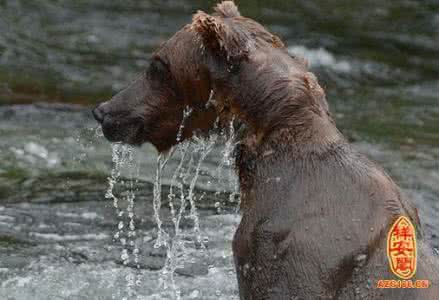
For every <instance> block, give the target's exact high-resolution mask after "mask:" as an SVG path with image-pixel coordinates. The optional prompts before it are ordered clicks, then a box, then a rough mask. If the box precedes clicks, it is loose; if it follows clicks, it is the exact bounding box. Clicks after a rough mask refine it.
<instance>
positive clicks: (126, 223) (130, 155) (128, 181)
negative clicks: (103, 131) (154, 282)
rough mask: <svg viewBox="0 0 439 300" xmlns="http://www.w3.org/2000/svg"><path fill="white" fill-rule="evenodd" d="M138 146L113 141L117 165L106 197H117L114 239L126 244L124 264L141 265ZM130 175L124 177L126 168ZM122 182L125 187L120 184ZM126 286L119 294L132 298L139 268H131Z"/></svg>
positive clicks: (122, 252) (123, 249) (113, 198)
mask: <svg viewBox="0 0 439 300" xmlns="http://www.w3.org/2000/svg"><path fill="white" fill-rule="evenodd" d="M134 155H135V152H134V149H133V148H132V147H130V146H128V145H124V144H120V143H115V144H113V145H112V160H113V169H112V171H111V175H110V177H109V178H108V189H107V192H106V193H105V198H106V199H110V200H112V201H113V206H114V208H115V211H116V216H117V218H118V225H117V231H116V233H115V234H114V236H113V237H114V239H115V240H116V241H117V242H118V243H120V246H122V249H121V253H120V259H121V261H122V264H123V265H125V266H126V265H131V266H134V267H135V268H137V269H138V268H139V256H138V254H139V249H138V248H137V246H136V244H135V239H136V227H135V222H134V200H135V184H136V183H137V180H138V177H139V166H140V164H139V163H138V161H136V160H135V159H134ZM124 170H125V171H126V172H127V174H128V176H127V178H123V177H122V176H121V175H122V171H124ZM117 185H120V186H121V187H122V191H118V190H117V189H116V186H117ZM125 279H126V290H125V291H119V292H118V295H115V296H116V297H118V298H120V299H132V298H133V297H134V296H135V294H136V291H135V287H136V285H138V284H139V282H138V281H139V276H136V274H135V271H132V272H129V273H128V275H126V277H125Z"/></svg>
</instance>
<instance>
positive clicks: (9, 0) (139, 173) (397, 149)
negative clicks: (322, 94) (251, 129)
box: [0, 0, 439, 300]
mask: <svg viewBox="0 0 439 300" xmlns="http://www.w3.org/2000/svg"><path fill="white" fill-rule="evenodd" d="M212 3H213V1H195V0H194V1H176V0H169V1H152V0H151V1H144V0H139V1H123V2H122V1H104V0H89V1H82V0H78V1H55V0H53V1H51V0H35V1H24V0H23V1H18V0H0V134H1V139H0V299H19V300H22V299H23V300H27V299H38V300H39V299H41V300H46V299H124V298H125V299H175V298H177V297H178V296H180V297H181V298H183V299H237V286H236V279H235V273H234V268H233V260H232V252H231V239H232V236H233V232H234V230H235V228H236V226H237V224H238V223H239V214H238V212H237V202H238V199H237V197H236V195H235V194H234V193H233V192H234V191H235V189H236V178H235V177H234V174H233V172H232V170H231V165H230V161H229V159H228V155H227V151H224V147H221V146H219V145H220V144H227V143H225V142H224V141H223V140H221V141H220V142H217V145H215V146H213V148H212V149H210V150H211V151H210V152H209V153H206V152H207V151H206V147H209V144H206V142H205V141H204V142H203V141H198V142H194V143H192V144H191V145H186V146H184V145H183V146H182V147H183V148H179V149H176V150H175V152H174V156H173V157H172V158H170V159H169V161H168V162H167V164H166V166H165V167H164V169H163V173H162V174H160V176H159V177H160V180H161V185H160V186H161V187H162V190H161V191H160V193H157V189H156V191H155V192H154V186H156V188H157V186H158V185H157V181H156V176H157V174H156V170H157V168H156V167H157V153H156V152H155V150H154V149H153V148H152V147H151V146H149V145H144V146H142V147H141V148H139V149H131V148H129V147H125V146H123V145H113V146H112V145H110V144H109V143H108V142H107V141H105V139H104V138H103V137H102V134H101V132H100V131H99V129H98V126H97V124H96V123H95V121H93V118H92V116H91V114H90V107H91V106H92V105H93V104H95V103H97V102H99V101H102V100H106V99H108V98H109V97H110V96H111V95H112V94H113V93H115V92H117V91H118V90H120V89H121V88H122V87H124V86H125V85H126V84H127V83H128V82H129V81H130V80H131V79H133V78H134V77H135V74H136V73H138V72H140V71H142V68H144V66H145V65H146V64H147V59H148V55H149V54H150V53H151V51H152V49H154V48H155V47H157V46H158V45H160V43H161V42H163V41H165V40H166V39H167V38H169V37H170V35H172V33H173V32H175V31H176V30H177V29H178V28H180V27H181V26H182V25H183V24H185V23H186V22H189V21H190V16H191V14H192V13H193V12H194V11H196V10H197V9H203V10H206V11H208V10H209V7H211V6H212ZM239 3H240V8H241V12H242V13H243V14H244V15H246V16H251V17H253V18H255V19H256V20H258V21H260V22H261V23H263V24H264V25H266V26H268V27H269V28H270V30H272V31H274V32H276V33H278V34H279V35H280V36H282V38H283V39H284V40H285V41H286V42H287V44H288V45H289V51H290V52H291V53H295V54H299V55H303V56H305V57H307V58H308V59H309V61H310V63H311V68H312V70H313V71H314V72H315V73H316V74H317V75H318V77H319V80H320V82H321V85H322V86H323V87H324V88H325V90H326V92H327V96H328V101H329V104H330V107H331V110H332V112H333V113H334V115H335V117H336V121H337V124H338V126H339V128H340V129H341V131H342V132H343V133H344V134H345V135H346V136H347V137H348V138H349V139H350V140H351V141H352V142H353V144H354V145H355V146H356V147H357V148H359V149H360V150H361V151H362V152H363V153H365V154H366V155H368V156H369V157H371V158H372V159H374V160H376V161H377V162H379V163H380V164H382V165H383V166H384V167H385V168H386V169H387V170H388V172H389V173H390V174H391V175H392V177H393V178H394V179H395V180H396V181H397V182H398V184H399V185H400V186H401V187H402V188H403V190H404V192H405V193H407V194H408V195H409V197H410V198H411V199H412V200H413V201H414V202H415V203H416V204H417V206H418V208H419V212H420V215H421V218H422V220H423V227H424V231H425V237H426V239H427V240H428V241H429V243H431V244H432V246H433V247H439V237H438V236H437V235H438V233H439V97H438V95H439V76H438V75H439V4H438V2H437V1H422V2H421V1H406V0H401V1H387V2H384V1H377V0H366V1H364V0H363V1H357V0H354V1H335V0H334V1H332V0H331V1H327V0H325V1H323V0H318V1H239ZM220 139H221V138H220V137H218V140H220ZM229 146H230V143H229ZM184 147H191V149H192V151H190V153H191V155H190V157H189V156H187V157H182V155H183V153H189V152H185V151H184V150H185V148H184ZM204 154H206V155H205V157H202V156H204ZM201 158H204V160H203V162H202V163H200V167H199V169H197V165H198V162H199V160H200V159H201ZM161 161H162V162H163V160H161ZM181 161H183V163H182V165H181V168H180V169H179V170H178V172H176V173H174V171H175V170H176V169H178V168H179V166H180V162H181ZM174 174H178V175H176V176H174ZM180 175H181V176H180ZM195 175H197V176H198V180H197V181H196V182H194V186H193V187H194V188H193V190H192V191H190V188H191V184H192V181H191V179H193V178H194V177H195ZM111 182H112V183H113V187H112V188H110V183H111ZM178 182H180V183H182V186H184V193H185V195H186V196H188V195H189V194H190V197H188V198H187V200H188V201H189V200H191V201H192V200H193V201H194V203H195V204H196V208H197V210H196V211H192V210H191V209H189V208H191V205H190V203H189V204H188V206H187V207H188V210H187V211H185V212H184V213H183V217H182V218H181V220H180V221H179V222H180V223H179V226H178V228H180V229H179V230H180V231H178V232H179V238H178V239H175V241H176V242H175V243H173V244H172V245H174V248H173V250H172V251H173V252H172V253H173V256H169V255H168V254H169V253H170V252H169V249H167V246H166V245H165V244H162V245H160V243H157V241H158V239H157V237H158V236H159V234H158V232H159V231H158V230H157V219H158V217H159V220H160V221H161V222H162V224H161V228H162V231H163V234H164V235H165V236H166V235H167V234H168V235H169V236H170V237H172V236H173V235H174V234H175V232H176V230H177V229H176V227H175V222H174V221H176V220H177V218H175V217H176V216H177V217H178V208H179V207H180V206H179V204H178V203H180V202H178V201H180V200H179V199H180V198H179V197H180V196H179V195H180V194H179V193H180V190H179V188H180V185H179V184H177V183H178ZM170 186H174V187H173V192H171V193H170V191H169V187H170ZM109 191H110V192H111V193H110V194H109ZM169 194H171V197H169ZM112 195H113V196H114V197H115V198H117V201H116V202H117V205H118V207H117V208H115V199H114V197H113V196H112ZM189 198H191V199H189ZM185 199H186V198H185ZM158 200H160V201H158ZM169 203H176V205H175V206H174V207H170V206H169ZM158 204H161V205H158ZM194 225H195V226H194ZM169 245H170V244H168V246H169ZM182 249H183V250H182Z"/></svg>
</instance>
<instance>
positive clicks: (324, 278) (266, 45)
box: [93, 1, 439, 300]
mask: <svg viewBox="0 0 439 300" xmlns="http://www.w3.org/2000/svg"><path fill="white" fill-rule="evenodd" d="M209 99H214V100H215V101H208V100H209ZM212 103H214V105H212ZM186 107H190V108H191V109H192V110H193V113H192V114H191V117H190V118H189V120H188V121H187V123H186V124H185V127H184V131H183V136H182V138H181V139H177V138H176V136H177V134H178V130H179V125H180V123H181V120H182V116H183V112H184V109H185V108H186ZM93 114H94V116H95V118H96V119H97V120H98V121H99V122H100V123H102V127H103V132H104V134H105V136H106V137H107V138H108V139H109V140H110V141H122V142H125V143H129V144H134V145H140V144H142V143H145V142H150V143H152V144H153V145H155V146H156V148H157V149H158V151H166V150H167V149H169V148H170V147H171V146H173V145H174V144H176V143H177V140H178V141H182V140H184V139H187V138H190V137H191V135H193V134H194V132H196V131H201V132H203V133H205V134H208V133H209V132H210V130H211V129H212V127H213V124H214V122H215V120H216V119H217V118H220V119H221V120H227V119H230V118H231V117H234V118H236V119H239V120H240V122H242V123H243V124H245V126H246V128H247V131H246V133H245V136H244V137H243V138H242V140H241V142H240V144H239V145H238V146H237V149H236V169H237V173H238V175H239V180H240V192H241V198H242V204H241V210H242V220H241V223H240V225H239V228H238V229H237V231H236V234H235V237H234V241H233V252H234V257H235V265H236V272H237V277H238V283H239V294H240V298H241V299H289V300H291V299H356V298H364V299H438V297H439V289H438V284H439V283H438V280H439V272H438V264H437V259H436V258H435V257H434V256H433V252H432V249H429V248H428V247H426V246H425V245H424V243H423V241H422V236H421V233H420V222H419V219H418V216H417V212H416V209H414V208H413V207H412V206H411V205H410V204H409V202H408V201H407V200H406V198H405V197H404V195H403V194H402V193H401V191H400V189H399V188H398V186H397V185H396V184H395V183H394V182H393V181H392V179H390V178H389V176H388V175H387V174H386V173H385V172H384V171H383V170H382V169H381V168H380V167H379V166H377V165H376V164H374V163H372V162H371V161H369V160H368V159H367V158H365V157H364V156H362V155H361V154H359V153H358V152H357V151H356V150H355V149H353V148H352V147H351V146H350V145H349V143H348V142H347V141H346V139H345V138H344V137H343V136H342V134H341V133H340V132H339V131H338V130H337V128H336V126H335V123H334V120H333V118H332V117H331V114H330V112H329V109H328V104H327V102H326V98H325V93H324V91H323V90H322V88H321V87H320V86H319V84H318V82H317V79H316V77H315V76H314V75H313V74H312V73H310V72H309V71H308V69H307V65H306V62H305V61H304V60H303V59H300V58H297V57H292V56H291V55H290V54H289V53H288V52H287V49H286V48H285V46H284V44H283V43H282V41H281V40H280V39H279V38H278V37H277V36H275V35H273V34H271V33H270V32H268V31H267V30H266V29H265V28H264V27H262V26H261V25H260V24H259V23H257V22H255V21H253V20H252V19H249V18H246V17H243V16H241V15H240V13H239V11H238V9H237V7H236V6H235V5H234V3H233V2H231V1H224V2H222V3H220V4H218V5H217V6H216V7H215V12H214V13H213V14H211V15H209V14H206V13H204V12H202V11H199V12H197V13H196V14H195V15H194V16H193V20H192V23H191V24H188V25H186V26H185V27H183V28H182V29H181V30H180V31H178V32H177V33H176V34H175V35H174V36H173V37H171V38H170V39H169V40H168V41H167V42H165V43H164V44H163V45H162V46H161V47H160V49H158V50H157V51H156V52H155V53H154V54H153V55H152V58H151V62H150V65H149V67H148V68H147V70H146V71H145V72H144V73H143V74H141V75H140V77H139V78H137V79H136V80H135V81H134V82H133V83H132V84H131V85H130V86H129V87H127V88H126V89H125V90H123V91H121V92H120V93H119V94H117V95H116V96H114V97H113V98H112V99H111V100H110V101H107V102H105V103H102V104H100V105H99V106H98V107H97V108H95V109H94V111H93ZM399 216H406V217H408V218H409V220H411V222H412V224H414V226H415V228H416V233H417V235H418V239H417V269H416V274H415V276H414V277H413V278H411V280H412V281H413V282H415V283H416V280H429V287H428V288H424V289H415V288H386V289H382V288H378V285H380V283H379V280H388V279H394V280H398V279H399V278H398V277H396V276H395V275H394V274H393V273H392V271H391V270H390V267H389V261H388V257H387V244H386V243H387V233H388V231H389V229H390V227H391V226H392V224H393V222H394V221H395V220H396V218H398V217H399ZM410 249H411V250H413V245H412V248H410ZM400 250H401V249H400ZM402 250H404V249H402ZM401 263H402V261H401ZM400 267H401V268H402V267H403V265H401V266H400ZM424 283H425V281H424ZM381 287H388V285H386V284H384V285H382V286H381Z"/></svg>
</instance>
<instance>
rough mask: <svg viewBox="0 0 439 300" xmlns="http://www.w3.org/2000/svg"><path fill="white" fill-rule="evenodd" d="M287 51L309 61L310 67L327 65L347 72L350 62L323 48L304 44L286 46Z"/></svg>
mask: <svg viewBox="0 0 439 300" xmlns="http://www.w3.org/2000/svg"><path fill="white" fill-rule="evenodd" d="M288 52H289V53H290V54H292V55H297V56H300V57H303V58H305V59H306V60H308V61H309V63H310V66H311V67H328V68H331V69H333V70H334V71H337V72H341V73H349V72H351V70H352V66H351V64H350V63H349V62H348V61H346V60H339V59H336V58H335V56H334V55H333V54H332V53H330V52H329V51H328V50H326V49H324V48H318V49H310V48H307V47H305V46H300V45H298V46H292V47H288Z"/></svg>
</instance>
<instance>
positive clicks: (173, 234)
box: [105, 108, 239, 299]
mask: <svg viewBox="0 0 439 300" xmlns="http://www.w3.org/2000/svg"><path fill="white" fill-rule="evenodd" d="M191 112H192V110H190V109H188V108H187V109H185V110H184V112H183V120H182V123H181V125H180V128H179V130H178V134H177V141H180V140H181V139H182V137H183V130H184V126H185V121H186V119H187V118H188V117H189V116H190V114H191ZM218 123H219V122H215V126H217V125H218ZM235 140H236V136H235V131H234V127H233V120H232V121H231V122H230V126H227V127H226V128H224V129H223V130H221V131H220V134H219V135H212V136H210V137H209V138H204V137H203V138H202V137H197V136H194V137H193V138H191V139H190V140H187V141H184V142H182V143H179V144H178V145H176V146H175V147H173V148H172V149H171V150H170V151H168V152H166V153H161V154H159V155H158V157H157V164H156V172H155V178H154V185H153V186H154V190H153V210H154V218H155V221H156V224H157V227H156V232H157V238H156V240H155V242H154V247H155V248H164V250H166V259H165V263H164V266H163V268H162V270H161V272H160V277H159V282H160V285H161V286H162V288H163V289H164V290H168V291H169V292H170V293H171V294H172V295H173V297H174V298H175V299H181V291H180V288H179V286H178V282H177V281H176V275H175V274H176V270H178V269H180V268H184V267H185V264H187V263H188V262H189V261H190V262H192V263H194V262H195V261H194V260H195V256H194V257H192V258H193V259H189V258H190V257H189V255H190V254H191V253H194V252H193V251H198V254H199V255H207V253H206V251H205V250H206V246H207V244H208V238H207V236H203V233H202V230H201V228H200V221H199V213H198V210H197V203H199V202H200V201H202V199H203V197H204V196H205V192H204V193H203V192H202V193H197V192H196V186H197V181H198V179H199V177H200V174H201V173H203V175H204V173H205V172H204V170H203V168H202V164H203V161H205V159H206V157H207V156H208V155H209V153H211V151H212V150H213V149H214V147H215V145H217V144H219V143H221V144H222V145H223V147H224V148H223V150H222V151H221V155H222V157H223V158H222V160H221V161H220V162H219V165H218V167H217V168H216V170H215V174H214V175H211V177H213V178H217V179H218V181H220V182H219V183H222V184H223V186H224V185H226V186H228V188H227V189H225V190H220V191H218V193H221V192H226V190H227V192H231V193H230V197H229V201H231V202H234V203H236V201H235V200H236V198H237V197H236V196H237V195H239V193H238V184H237V182H236V180H234V176H233V174H231V172H233V169H232V168H231V165H232V164H233V158H232V150H233V149H234V147H235V142H236V141H235ZM135 153H136V152H135V151H134V149H133V148H132V147H130V146H128V145H124V144H120V143H115V144H113V145H112V160H113V169H112V171H111V175H110V177H109V178H108V189H107V192H106V194H105V197H106V198H107V199H109V200H111V201H112V202H113V206H114V208H115V212H116V216H117V218H118V226H117V230H116V232H115V234H114V240H115V241H116V242H117V243H118V244H119V245H120V246H121V247H122V248H121V253H120V258H121V261H122V264H123V265H126V266H134V267H135V268H133V270H132V272H129V274H128V275H127V276H126V290H125V291H119V292H118V294H117V295H115V297H116V298H118V299H135V297H136V286H137V285H139V284H140V275H139V273H137V276H136V268H139V259H140V258H139V249H138V248H137V246H136V243H135V239H136V227H135V221H134V204H135V203H134V200H135V192H136V191H135V187H136V184H137V180H138V178H139V166H140V162H139V161H135V159H134V156H135ZM171 159H172V160H173V164H171V165H172V167H174V168H175V169H174V170H173V171H172V173H171V174H172V175H171V177H170V178H168V179H170V181H169V189H165V190H164V189H163V187H164V185H163V179H164V176H165V175H164V174H165V172H164V171H165V168H166V167H167V166H168V165H169V161H170V160H171ZM226 169H228V170H227V171H225V170H226ZM224 172H230V174H229V173H224ZM166 173H167V172H166ZM223 173H224V174H223ZM125 174H128V176H126V175H125ZM167 174H168V173H167ZM166 183H168V182H166ZM224 183H226V184H224ZM210 185H211V181H210V180H209V181H208V183H207V186H208V187H209V186H210ZM165 191H166V192H167V195H165ZM164 201H166V204H167V205H168V206H169V219H170V220H169V219H168V211H165V210H163V207H162V205H163V203H165V202H164ZM221 205H222V204H221V203H220V202H216V203H215V207H217V209H218V211H220V208H221ZM163 214H166V216H167V217H166V219H163V218H162V217H163Z"/></svg>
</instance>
